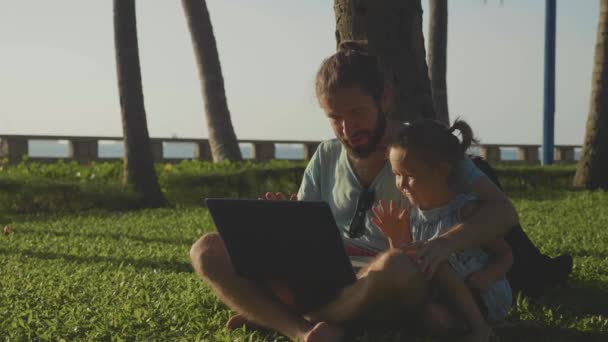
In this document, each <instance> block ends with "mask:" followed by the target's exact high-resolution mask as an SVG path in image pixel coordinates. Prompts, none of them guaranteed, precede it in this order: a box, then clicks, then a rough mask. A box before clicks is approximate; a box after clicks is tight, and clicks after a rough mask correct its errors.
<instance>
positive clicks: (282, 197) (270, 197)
mask: <svg viewBox="0 0 608 342" xmlns="http://www.w3.org/2000/svg"><path fill="white" fill-rule="evenodd" d="M258 199H261V200H264V199H265V200H281V201H285V200H287V197H286V196H285V194H283V193H282V192H274V193H273V192H267V193H265V194H264V196H262V197H258ZM289 200H290V201H297V200H298V195H297V194H294V193H292V194H290V195H289Z"/></svg>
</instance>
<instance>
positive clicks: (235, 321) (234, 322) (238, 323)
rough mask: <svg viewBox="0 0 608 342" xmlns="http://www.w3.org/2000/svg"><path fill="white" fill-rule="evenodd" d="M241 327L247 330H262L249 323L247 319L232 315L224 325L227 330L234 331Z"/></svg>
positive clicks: (239, 315)
mask: <svg viewBox="0 0 608 342" xmlns="http://www.w3.org/2000/svg"><path fill="white" fill-rule="evenodd" d="M242 327H246V328H249V329H263V327H261V326H259V325H257V324H255V323H254V322H252V321H250V320H249V319H247V317H245V316H243V315H241V314H236V315H233V316H232V317H230V319H228V322H227V323H226V329H228V330H236V329H240V328H242Z"/></svg>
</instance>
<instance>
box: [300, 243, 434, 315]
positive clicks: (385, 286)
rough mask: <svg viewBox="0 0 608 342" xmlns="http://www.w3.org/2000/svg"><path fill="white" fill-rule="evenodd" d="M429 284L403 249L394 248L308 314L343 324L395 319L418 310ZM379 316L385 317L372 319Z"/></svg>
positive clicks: (380, 256)
mask: <svg viewBox="0 0 608 342" xmlns="http://www.w3.org/2000/svg"><path fill="white" fill-rule="evenodd" d="M426 290H427V289H426V281H425V280H424V277H423V276H422V274H421V273H420V272H419V271H418V269H417V267H416V265H415V264H414V262H413V261H412V260H411V259H410V258H409V257H408V256H406V255H405V254H404V253H403V252H402V251H401V250H398V249H392V250H389V251H386V252H384V253H382V254H381V255H379V256H378V257H377V258H375V259H374V260H373V261H372V262H371V263H370V264H369V265H368V266H367V267H366V268H364V269H363V270H362V271H361V272H360V273H359V275H358V280H357V281H356V282H355V283H353V284H351V285H349V286H347V287H346V288H344V289H343V290H342V291H341V292H340V294H339V295H338V297H337V298H336V299H335V300H333V301H332V302H331V303H329V304H327V305H326V306H324V307H323V308H321V309H320V310H318V311H316V312H314V313H311V314H309V315H307V317H309V319H310V320H311V321H313V322H315V321H325V322H330V323H338V324H339V323H344V322H348V321H353V320H360V319H363V320H366V319H368V318H371V319H373V320H379V321H380V320H383V319H392V320H394V321H397V320H399V319H404V317H395V316H394V315H399V314H404V313H406V312H412V311H415V310H417V309H418V308H419V307H420V305H421V304H422V303H423V301H424V298H425V296H426ZM371 313H377V314H378V315H381V316H382V317H369V316H370V314H371Z"/></svg>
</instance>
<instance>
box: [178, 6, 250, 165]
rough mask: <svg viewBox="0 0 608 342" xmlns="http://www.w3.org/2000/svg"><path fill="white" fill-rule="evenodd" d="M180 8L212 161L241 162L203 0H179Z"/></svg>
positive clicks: (218, 60)
mask: <svg viewBox="0 0 608 342" xmlns="http://www.w3.org/2000/svg"><path fill="white" fill-rule="evenodd" d="M182 7H183V8H184V12H185V14H186V18H187V20H188V27H189V28H190V35H191V38H192V46H193V47H194V52H195V54H196V60H197V64H198V71H199V78H200V80H201V88H202V92H203V98H204V100H205V114H206V116H207V129H208V132H209V145H210V147H211V154H212V156H213V160H214V161H216V162H217V161H221V160H224V159H229V160H242V155H241V150H240V149H239V145H238V141H237V140H236V134H235V133H234V129H233V127H232V121H231V120H230V111H229V110H228V104H227V103H226V92H225V90H224V78H223V77H222V68H221V66H220V59H219V56H218V53H217V46H216V44H215V37H214V35H213V27H212V26H211V20H210V18H209V11H208V10H207V4H206V2H205V0H182Z"/></svg>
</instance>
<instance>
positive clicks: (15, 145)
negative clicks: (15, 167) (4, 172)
mask: <svg viewBox="0 0 608 342" xmlns="http://www.w3.org/2000/svg"><path fill="white" fill-rule="evenodd" d="M28 154H29V151H28V140H27V139H26V138H15V137H5V138H2V140H0V156H2V157H3V158H7V159H8V162H9V163H11V164H12V163H18V162H20V161H21V160H22V159H23V157H24V156H27V155H28Z"/></svg>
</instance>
